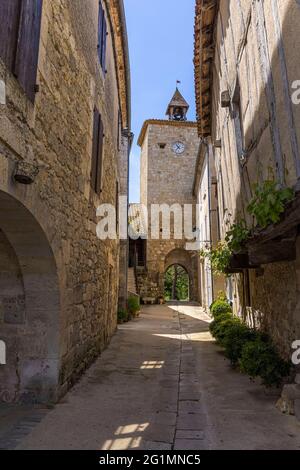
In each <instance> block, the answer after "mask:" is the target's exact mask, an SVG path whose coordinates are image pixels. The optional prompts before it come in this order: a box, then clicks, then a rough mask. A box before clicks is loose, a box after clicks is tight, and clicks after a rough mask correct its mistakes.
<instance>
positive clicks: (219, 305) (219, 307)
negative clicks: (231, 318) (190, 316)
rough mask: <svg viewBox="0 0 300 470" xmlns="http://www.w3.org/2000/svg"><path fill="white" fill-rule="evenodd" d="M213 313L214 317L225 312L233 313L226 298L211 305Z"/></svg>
mask: <svg viewBox="0 0 300 470" xmlns="http://www.w3.org/2000/svg"><path fill="white" fill-rule="evenodd" d="M210 311H211V314H212V316H213V317H214V318H217V317H218V316H219V315H221V314H223V313H232V308H231V306H230V304H229V303H228V302H227V301H226V300H216V301H215V302H214V303H213V304H212V306H211V309H210Z"/></svg>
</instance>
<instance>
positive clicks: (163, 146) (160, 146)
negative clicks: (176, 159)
mask: <svg viewBox="0 0 300 470" xmlns="http://www.w3.org/2000/svg"><path fill="white" fill-rule="evenodd" d="M158 146H159V148H160V149H162V150H164V149H165V148H166V146H167V144H158Z"/></svg>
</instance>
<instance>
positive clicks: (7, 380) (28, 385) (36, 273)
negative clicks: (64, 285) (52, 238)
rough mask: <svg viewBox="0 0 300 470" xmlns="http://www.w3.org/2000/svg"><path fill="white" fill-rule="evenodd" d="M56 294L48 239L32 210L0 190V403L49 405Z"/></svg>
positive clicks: (55, 364) (54, 375) (53, 389)
mask: <svg viewBox="0 0 300 470" xmlns="http://www.w3.org/2000/svg"><path fill="white" fill-rule="evenodd" d="M59 322H60V293H59V282H58V274H57V266H56V262H55V258H54V254H53V251H52V249H51V246H50V244H49V241H48V240H47V237H46V235H45V233H44V231H43V229H42V228H41V226H40V224H39V223H38V222H37V220H36V219H35V217H34V216H33V215H32V214H31V212H30V211H29V210H28V209H26V208H25V206H23V205H22V204H21V203H20V202H19V201H18V200H17V199H16V198H14V197H12V196H10V195H9V194H7V193H5V192H3V191H0V340H2V341H4V342H5V345H6V365H4V366H0V402H1V401H2V402H3V401H4V402H17V401H21V402H49V401H52V400H55V399H56V397H57V390H58V381H59V362H60V345H59Z"/></svg>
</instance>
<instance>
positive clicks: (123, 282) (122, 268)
mask: <svg viewBox="0 0 300 470" xmlns="http://www.w3.org/2000/svg"><path fill="white" fill-rule="evenodd" d="M120 143H121V152H120V164H119V195H120V197H122V198H124V202H122V203H121V205H119V207H120V210H121V214H120V220H119V223H120V224H123V227H126V230H127V219H128V217H127V214H128V209H127V207H128V192H129V187H128V186H129V184H128V183H129V180H128V177H129V174H128V171H129V165H128V158H129V141H128V135H127V133H125V134H124V135H122V136H120ZM125 199H126V207H125ZM121 219H123V220H121ZM128 266H129V243H128V238H126V239H121V240H120V256H119V308H120V309H126V307H127V297H128V288H127V285H128Z"/></svg>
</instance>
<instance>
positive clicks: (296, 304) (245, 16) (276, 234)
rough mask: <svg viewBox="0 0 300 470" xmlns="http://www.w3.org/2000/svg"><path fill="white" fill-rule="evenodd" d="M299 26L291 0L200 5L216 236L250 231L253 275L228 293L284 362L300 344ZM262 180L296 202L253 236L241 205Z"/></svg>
mask: <svg viewBox="0 0 300 470" xmlns="http://www.w3.org/2000/svg"><path fill="white" fill-rule="evenodd" d="M299 24H300V4H299V1H297V0H253V1H251V2H250V1H243V2H241V1H238V0H230V1H229V0H224V1H223V0H222V1H217V0H216V1H210V0H209V1H208V0H197V2H196V25H195V80H196V94H197V108H198V109H197V111H198V124H199V134H200V137H201V138H202V139H203V141H207V140H210V139H211V143H212V157H211V158H212V159H213V163H214V165H215V168H216V175H217V186H218V199H219V222H220V232H221V238H222V239H224V237H225V233H226V231H227V230H228V229H229V228H230V226H231V225H232V224H233V223H234V222H235V221H236V220H238V219H244V220H246V222H247V225H248V227H249V228H250V229H251V230H252V237H251V239H250V241H249V243H248V244H247V246H246V249H247V256H248V257H249V265H250V266H249V267H250V268H251V267H252V269H243V268H244V267H243V266H241V269H239V270H238V271H239V272H237V273H235V274H234V275H233V276H231V277H230V278H228V281H227V287H228V289H229V294H230V297H232V300H233V303H234V308H235V311H236V313H239V314H241V315H244V316H245V317H247V319H248V321H251V322H252V323H253V322H255V323H256V324H258V325H260V326H261V327H262V328H264V329H266V330H267V331H268V332H269V333H270V334H271V336H272V338H273V339H274V341H275V342H276V344H277V345H278V347H279V349H280V351H281V354H282V356H284V357H286V358H290V357H291V344H292V342H293V341H295V340H297V339H299V338H300V264H299V263H300V251H299V250H300V241H299V237H298V233H299V222H300V220H299V193H298V191H299V177H300V152H299V143H300V106H299V104H298V103H299V99H296V98H297V96H298V95H299V93H298V95H296V91H297V83H298V85H299V82H297V80H299V76H300V66H299V62H298V61H297V60H295V54H296V50H297V46H298V44H299ZM298 88H299V86H298ZM266 180H274V181H277V182H278V184H279V185H280V187H289V188H294V189H295V193H296V197H295V200H294V202H293V203H292V204H291V205H290V206H289V207H288V209H287V210H286V211H285V213H284V214H283V215H282V217H281V222H280V223H279V224H277V225H275V226H269V227H268V228H267V229H266V230H264V231H263V230H262V231H259V232H257V231H255V230H253V219H252V217H251V216H250V215H249V213H248V211H247V206H248V204H249V202H250V200H251V199H252V198H253V186H254V184H255V183H258V184H260V183H262V182H264V181H266ZM251 265H252V266H251ZM255 265H257V266H258V269H254V266H255Z"/></svg>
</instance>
